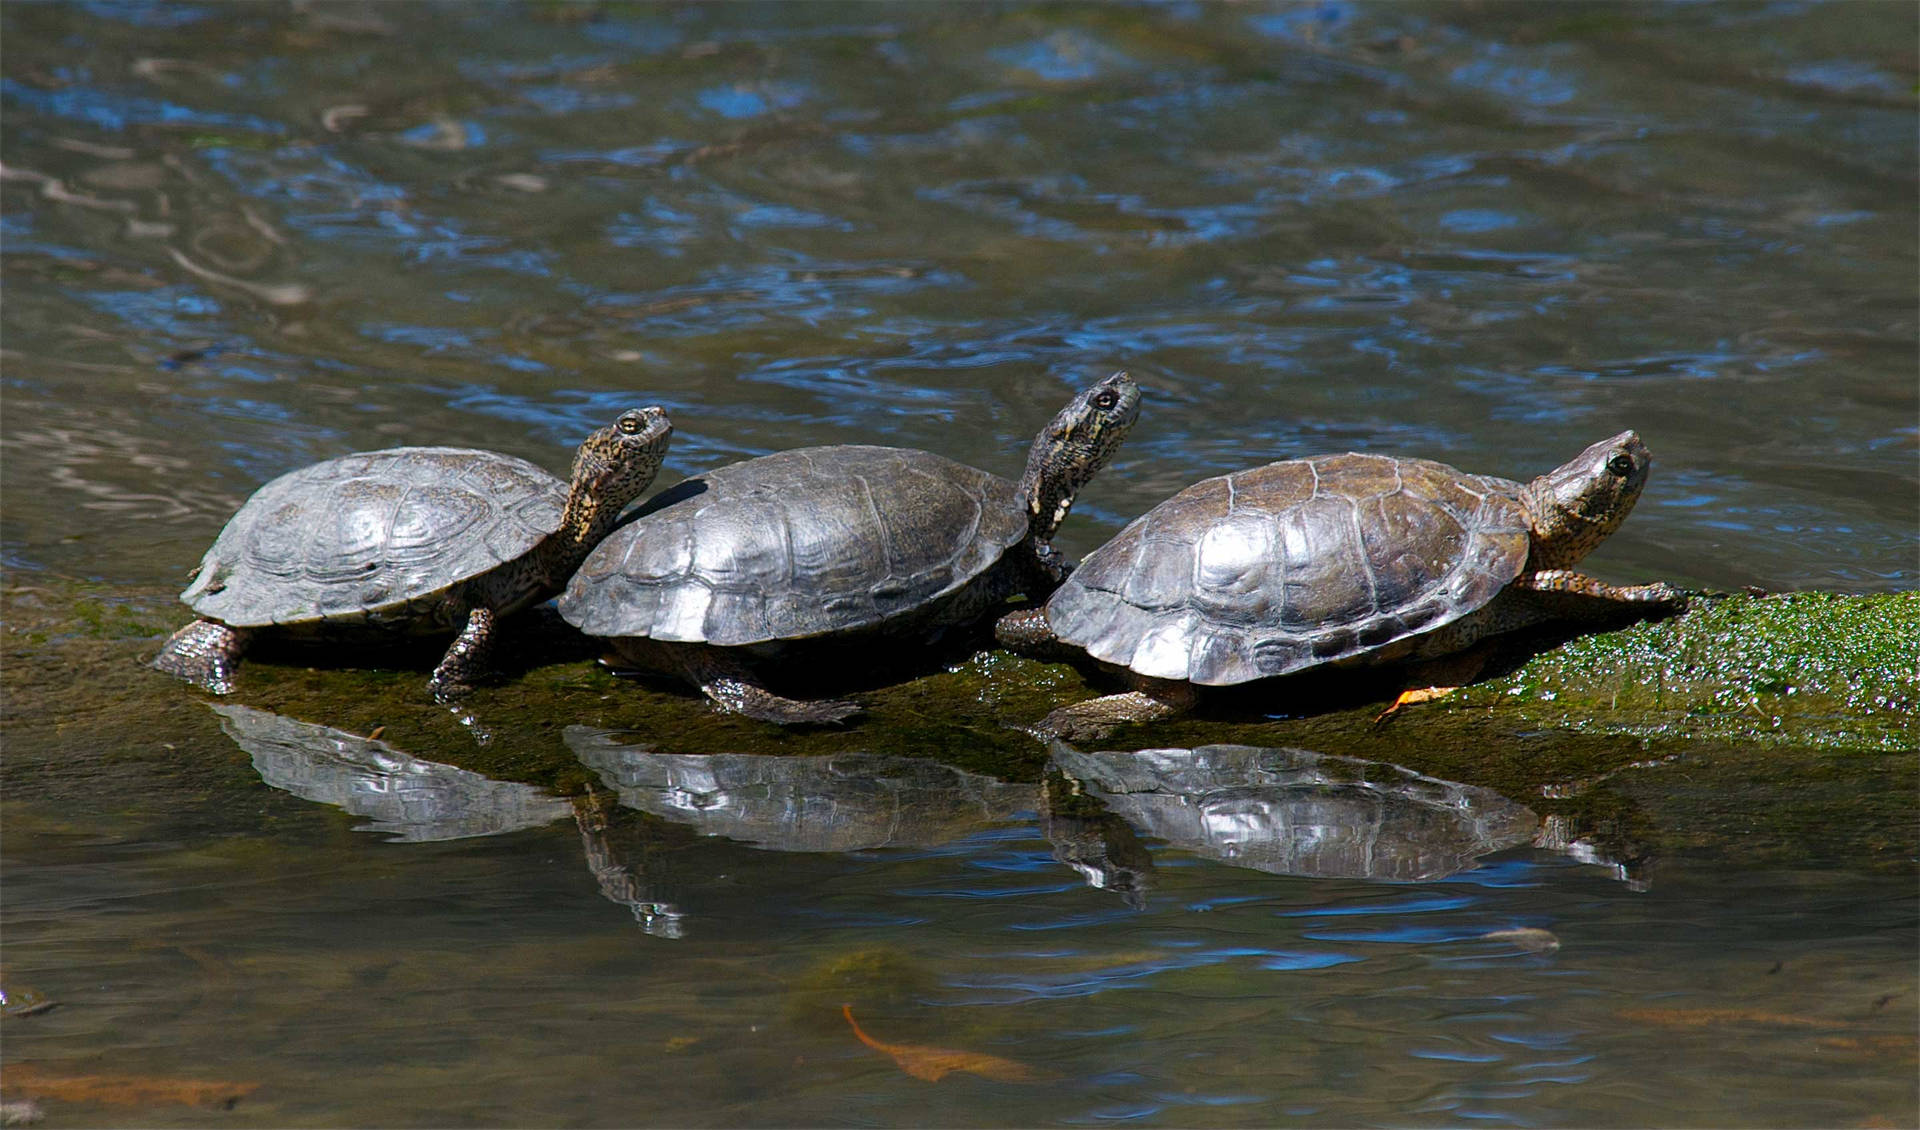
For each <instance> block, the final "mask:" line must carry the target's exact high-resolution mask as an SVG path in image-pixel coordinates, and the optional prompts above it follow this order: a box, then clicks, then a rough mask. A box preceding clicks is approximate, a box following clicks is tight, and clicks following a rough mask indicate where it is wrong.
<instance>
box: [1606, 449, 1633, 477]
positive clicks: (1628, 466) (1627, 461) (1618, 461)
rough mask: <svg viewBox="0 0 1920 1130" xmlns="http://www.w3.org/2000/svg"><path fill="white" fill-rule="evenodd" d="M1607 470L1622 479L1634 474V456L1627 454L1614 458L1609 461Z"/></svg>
mask: <svg viewBox="0 0 1920 1130" xmlns="http://www.w3.org/2000/svg"><path fill="white" fill-rule="evenodd" d="M1607 470H1609V471H1611V472H1613V473H1614V474H1615V475H1617V476H1619V477H1620V478H1623V479H1624V478H1626V477H1627V476H1628V475H1631V474H1633V456H1631V455H1625V454H1622V455H1616V456H1614V457H1613V458H1612V459H1609V460H1607Z"/></svg>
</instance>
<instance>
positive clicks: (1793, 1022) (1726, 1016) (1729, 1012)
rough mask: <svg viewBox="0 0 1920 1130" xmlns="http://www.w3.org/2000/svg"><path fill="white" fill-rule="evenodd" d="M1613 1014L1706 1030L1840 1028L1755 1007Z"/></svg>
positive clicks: (1629, 1010) (1640, 1010) (1633, 1010)
mask: <svg viewBox="0 0 1920 1130" xmlns="http://www.w3.org/2000/svg"><path fill="white" fill-rule="evenodd" d="M1614 1015H1616V1016H1618V1017H1620V1019H1622V1020H1633V1021H1639V1022H1643V1023H1646V1024H1658V1025H1660V1026H1661V1027H1663V1028H1708V1027H1712V1026H1714V1025H1717V1024H1766V1025H1771V1026H1772V1027H1775V1028H1837V1027H1840V1026H1841V1025H1840V1024H1839V1023H1838V1022H1835V1021H1832V1020H1819V1019H1816V1018H1814V1017H1811V1016H1793V1015H1790V1014H1788V1013H1784V1012H1762V1011H1761V1010H1759V1009H1755V1008H1623V1009H1621V1010H1620V1011H1619V1012H1617V1013H1615V1014H1614Z"/></svg>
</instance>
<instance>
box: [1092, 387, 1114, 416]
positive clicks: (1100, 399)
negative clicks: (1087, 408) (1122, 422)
mask: <svg viewBox="0 0 1920 1130" xmlns="http://www.w3.org/2000/svg"><path fill="white" fill-rule="evenodd" d="M1118 403H1120V394H1119V393H1117V392H1115V391H1113V390H1112V389H1110V388H1103V389H1101V390H1100V391H1099V392H1097V393H1095V394H1094V397H1093V406H1094V407H1095V408H1098V409H1101V410H1102V411H1104V410H1106V409H1108V408H1111V407H1113V406H1114V405H1115V404H1118Z"/></svg>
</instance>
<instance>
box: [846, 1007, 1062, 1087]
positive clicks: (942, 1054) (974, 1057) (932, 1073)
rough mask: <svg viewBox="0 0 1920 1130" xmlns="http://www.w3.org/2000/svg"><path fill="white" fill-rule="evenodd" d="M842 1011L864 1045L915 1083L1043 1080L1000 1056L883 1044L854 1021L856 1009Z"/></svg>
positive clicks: (1032, 1070)
mask: <svg viewBox="0 0 1920 1130" xmlns="http://www.w3.org/2000/svg"><path fill="white" fill-rule="evenodd" d="M840 1011H841V1013H842V1014H843V1015H845V1016H846V1018H847V1023H848V1024H851V1025H853V1034H854V1035H855V1036H857V1037H859V1039H860V1042H861V1043H863V1044H865V1045H867V1046H868V1047H870V1048H872V1049H873V1050H874V1051H877V1052H885V1053H887V1054H888V1055H890V1056H892V1057H893V1061H894V1062H895V1063H897V1064H899V1065H900V1070H902V1071H904V1072H906V1073H907V1074H909V1075H911V1076H913V1077H914V1078H915V1079H925V1080H926V1081H927V1082H929V1083H938V1082H939V1081H940V1080H941V1079H942V1078H943V1077H945V1076H946V1075H947V1074H948V1073H950V1072H954V1071H965V1072H967V1073H968V1074H971V1075H978V1076H980V1077H981V1078H983V1079H993V1080H996V1081H998V1082H1001V1083H1037V1082H1039V1081H1040V1080H1041V1078H1042V1076H1041V1074H1040V1073H1039V1072H1037V1071H1035V1070H1034V1069H1033V1068H1031V1067H1028V1066H1027V1065H1026V1064H1024V1063H1015V1062H1014V1061H1013V1060H1010V1059H1001V1058H1000V1057H999V1056H997V1055H986V1054H985V1053H982V1052H965V1051H958V1050H956V1049H954V1048H930V1047H926V1046H924V1045H922V1044H883V1043H881V1042H880V1041H879V1040H876V1039H874V1038H873V1037H872V1036H869V1035H867V1034H866V1032H864V1031H862V1030H861V1028H860V1022H859V1021H858V1020H855V1019H854V1018H853V1006H852V1005H845V1004H843V1005H841V1006H840Z"/></svg>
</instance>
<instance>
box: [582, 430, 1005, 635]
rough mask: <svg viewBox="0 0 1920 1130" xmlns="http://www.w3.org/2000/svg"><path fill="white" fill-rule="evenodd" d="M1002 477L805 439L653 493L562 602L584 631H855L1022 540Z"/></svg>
mask: <svg viewBox="0 0 1920 1130" xmlns="http://www.w3.org/2000/svg"><path fill="white" fill-rule="evenodd" d="M1015 494H1016V491H1015V487H1014V485H1013V484H1012V483H1010V482H1008V481H1007V480H1005V479H1003V478H1000V477H999V476H998V475H991V474H988V473H987V472H985V471H982V470H979V469H977V468H974V467H969V466H967V465H966V464H964V463H956V462H954V461H953V460H951V459H944V458H942V457H940V456H938V455H934V454H931V453H929V452H925V451H913V450H909V449H904V448H897V447H869V446H861V445H846V446H837V447H809V448H798V449H796V450H792V451H783V452H780V453H778V454H775V455H766V456H762V457H760V458H758V459H749V460H747V461H745V462H742V463H734V464H731V465H729V466H726V467H721V468H719V469H718V470H714V471H709V472H707V473H706V474H704V475H700V476H697V477H695V478H691V479H688V480H687V481H685V482H683V483H681V484H679V485H678V486H676V487H674V488H673V489H672V490H669V491H665V492H662V493H661V494H660V495H658V496H656V497H655V498H654V499H652V500H651V501H650V502H649V503H648V504H647V506H646V507H645V508H643V509H642V510H641V511H640V513H639V515H638V516H637V517H636V518H635V519H634V520H632V521H630V522H628V523H627V524H626V525H623V526H621V527H620V528H619V529H616V530H615V531H614V532H613V533H612V534H611V535H609V536H608V537H607V538H606V540H604V541H602V542H601V543H600V544H599V545H598V546H596V547H595V548H594V551H593V552H592V553H590V554H588V556H587V560H586V562H585V563H584V564H582V565H581V566H580V569H579V571H578V572H576V573H575V574H574V576H573V580H572V582H571V583H569V584H568V586H567V591H566V593H565V594H564V595H563V596H562V597H561V598H560V614H561V615H562V616H564V617H566V619H567V620H568V621H569V622H570V623H572V624H573V625H574V626H575V627H577V628H579V629H580V630H581V631H583V632H586V633H587V634H588V635H593V636H602V637H609V638H612V637H624V636H645V637H649V638H652V639H656V640H666V641H674V642H680V643H706V644H715V645H719V646H723V647H735V646H745V645H749V644H756V643H768V642H771V641H775V640H796V639H805V638H808V637H813V636H821V635H826V634H829V633H836V632H849V631H857V630H860V629H863V628H871V627H875V626H878V625H880V624H882V623H883V622H884V621H887V620H889V619H891V618H893V617H895V616H900V615H903V614H905V613H908V612H913V611H917V610H922V609H925V608H926V607H927V606H928V605H930V604H932V603H934V602H937V601H940V600H942V599H943V598H945V597H947V596H949V595H951V594H953V593H955V592H956V591H958V590H959V589H960V588H961V587H962V586H964V585H966V584H967V582H969V581H971V580H973V579H974V578H976V577H978V576H980V575H981V574H982V573H984V572H986V571H987V570H988V569H990V568H992V567H993V566H994V565H995V564H996V563H997V562H998V561H999V560H1000V559H1001V557H1002V556H1003V555H1005V553H1006V552H1007V550H1008V549H1010V548H1011V547H1013V546H1014V545H1017V544H1018V543H1019V542H1020V541H1021V540H1022V539H1024V538H1025V537H1026V535H1027V516H1026V513H1025V512H1024V511H1023V510H1022V509H1021V507H1020V506H1019V505H1018V503H1017V501H1016V499H1015Z"/></svg>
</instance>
